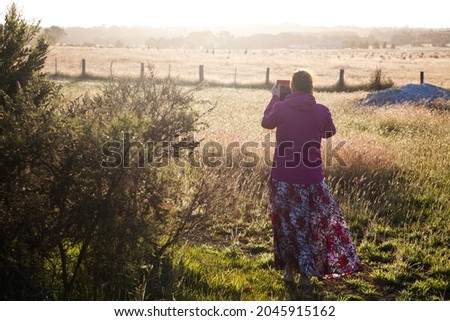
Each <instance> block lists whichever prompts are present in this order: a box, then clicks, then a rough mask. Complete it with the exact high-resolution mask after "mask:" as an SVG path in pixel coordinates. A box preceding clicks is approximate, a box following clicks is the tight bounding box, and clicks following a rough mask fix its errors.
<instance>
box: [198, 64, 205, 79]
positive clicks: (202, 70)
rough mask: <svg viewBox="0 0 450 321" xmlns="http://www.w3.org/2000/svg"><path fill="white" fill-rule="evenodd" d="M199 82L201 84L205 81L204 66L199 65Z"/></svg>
mask: <svg viewBox="0 0 450 321" xmlns="http://www.w3.org/2000/svg"><path fill="white" fill-rule="evenodd" d="M198 74H199V81H200V82H203V81H204V80H205V66H204V65H200V66H199V69H198Z"/></svg>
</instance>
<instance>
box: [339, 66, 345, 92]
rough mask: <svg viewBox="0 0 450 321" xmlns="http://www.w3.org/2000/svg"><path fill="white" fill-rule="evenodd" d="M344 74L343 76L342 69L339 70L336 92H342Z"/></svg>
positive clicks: (343, 71)
mask: <svg viewBox="0 0 450 321" xmlns="http://www.w3.org/2000/svg"><path fill="white" fill-rule="evenodd" d="M344 74H345V70H344V69H341V70H339V81H338V90H343V89H344V87H345V80H344Z"/></svg>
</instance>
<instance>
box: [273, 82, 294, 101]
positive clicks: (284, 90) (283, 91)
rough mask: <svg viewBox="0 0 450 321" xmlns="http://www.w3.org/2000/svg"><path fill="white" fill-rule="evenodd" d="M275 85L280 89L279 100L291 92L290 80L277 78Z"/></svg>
mask: <svg viewBox="0 0 450 321" xmlns="http://www.w3.org/2000/svg"><path fill="white" fill-rule="evenodd" d="M276 86H277V87H278V88H279V89H280V100H284V98H285V97H286V96H287V95H289V94H290V93H291V81H290V80H282V79H280V80H277V82H276Z"/></svg>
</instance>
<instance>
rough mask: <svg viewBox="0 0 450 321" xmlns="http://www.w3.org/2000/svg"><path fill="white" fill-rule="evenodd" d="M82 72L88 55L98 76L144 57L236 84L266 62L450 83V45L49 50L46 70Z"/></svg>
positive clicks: (277, 68)
mask: <svg viewBox="0 0 450 321" xmlns="http://www.w3.org/2000/svg"><path fill="white" fill-rule="evenodd" d="M55 59H57V72H58V74H60V75H65V76H71V77H76V76H80V75H81V60H82V59H85V60H86V73H87V74H88V75H91V76H96V77H103V78H105V77H110V76H111V75H112V76H114V77H122V76H139V75H140V63H144V64H151V65H153V66H154V67H155V71H156V73H157V75H158V76H159V77H161V78H166V77H168V76H169V73H170V76H171V77H172V78H176V79H179V80H182V81H187V82H196V81H198V80H199V65H204V66H205V67H204V68H205V80H206V81H208V82H210V83H219V84H227V85H232V84H234V83H235V82H236V83H237V84H241V85H255V84H264V82H265V79H266V78H265V77H266V68H270V69H271V71H270V79H271V81H274V80H276V79H286V78H289V77H290V76H291V74H292V72H293V71H294V70H295V69H298V68H308V69H310V70H312V71H313V72H314V74H315V81H316V83H317V84H320V85H321V86H330V85H333V84H335V83H336V81H337V80H338V77H339V70H340V69H344V70H345V80H346V83H347V84H349V85H354V84H361V83H366V82H367V81H368V80H369V79H371V74H372V73H373V72H374V70H375V69H377V68H381V69H382V70H383V71H384V72H385V73H386V76H387V77H388V78H391V79H392V80H393V81H394V83H395V84H396V85H399V86H401V85H404V84H406V83H417V82H419V73H420V71H424V72H425V81H426V82H429V83H432V84H434V85H438V86H443V87H446V88H450V78H449V77H448V74H447V72H446V71H447V70H449V69H450V49H448V48H439V49H437V48H426V47H420V48H411V47H404V48H403V47H399V48H397V49H374V50H372V49H367V50H362V49H360V50H359V49H358V50H355V49H340V50H298V49H276V50H248V51H244V50H238V49H236V50H225V49H216V50H214V51H212V50H205V49H203V50H202V49H197V50H193V49H161V50H157V49H143V48H95V47H69V46H67V47H66V46H55V47H53V48H52V50H51V52H50V53H49V55H48V59H47V64H46V66H45V69H44V70H45V71H46V72H47V73H48V74H54V73H55Z"/></svg>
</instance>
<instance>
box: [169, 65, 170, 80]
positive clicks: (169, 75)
mask: <svg viewBox="0 0 450 321" xmlns="http://www.w3.org/2000/svg"><path fill="white" fill-rule="evenodd" d="M169 79H170V64H169Z"/></svg>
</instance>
